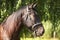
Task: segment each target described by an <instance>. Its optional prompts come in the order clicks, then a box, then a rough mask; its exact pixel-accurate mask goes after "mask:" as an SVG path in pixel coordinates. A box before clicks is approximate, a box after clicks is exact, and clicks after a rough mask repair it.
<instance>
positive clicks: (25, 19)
mask: <svg viewBox="0 0 60 40" xmlns="http://www.w3.org/2000/svg"><path fill="white" fill-rule="evenodd" d="M35 6H36V4H35V3H32V4H30V5H27V6H24V7H22V8H21V9H19V10H18V11H16V12H13V13H12V14H11V15H10V16H9V17H8V18H7V19H6V20H4V21H3V22H2V23H1V25H0V40H20V39H19V32H20V28H21V27H22V26H21V25H22V24H23V25H25V26H26V27H27V28H28V29H29V30H30V31H31V32H32V35H33V36H34V37H37V36H42V35H43V33H44V27H43V25H42V23H41V22H40V18H39V16H38V15H37V12H36V11H35V9H34V7H35Z"/></svg>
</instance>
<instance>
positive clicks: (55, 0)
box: [0, 0, 60, 40]
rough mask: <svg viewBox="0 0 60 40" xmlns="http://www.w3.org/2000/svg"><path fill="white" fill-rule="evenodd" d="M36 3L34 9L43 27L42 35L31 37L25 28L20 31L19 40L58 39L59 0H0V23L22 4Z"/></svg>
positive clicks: (59, 20) (59, 35)
mask: <svg viewBox="0 0 60 40" xmlns="http://www.w3.org/2000/svg"><path fill="white" fill-rule="evenodd" d="M33 2H36V3H38V4H37V6H36V7H35V9H36V10H37V12H38V15H39V16H40V20H41V22H42V23H43V26H44V28H45V33H44V35H43V36H42V37H37V38H33V37H31V33H30V32H29V31H28V29H27V28H25V27H23V28H22V30H21V31H20V40H28V39H29V40H59V39H60V0H0V23H2V22H3V20H4V19H6V18H7V17H8V16H9V15H11V14H12V12H15V11H17V10H18V9H20V8H21V7H22V6H25V5H28V4H31V3H33Z"/></svg>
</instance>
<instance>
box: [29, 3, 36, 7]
mask: <svg viewBox="0 0 60 40" xmlns="http://www.w3.org/2000/svg"><path fill="white" fill-rule="evenodd" d="M36 5H37V3H32V4H30V5H29V8H34V7H35V6H36Z"/></svg>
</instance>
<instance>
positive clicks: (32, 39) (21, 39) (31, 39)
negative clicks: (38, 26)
mask: <svg viewBox="0 0 60 40" xmlns="http://www.w3.org/2000/svg"><path fill="white" fill-rule="evenodd" d="M20 40H59V39H58V38H20Z"/></svg>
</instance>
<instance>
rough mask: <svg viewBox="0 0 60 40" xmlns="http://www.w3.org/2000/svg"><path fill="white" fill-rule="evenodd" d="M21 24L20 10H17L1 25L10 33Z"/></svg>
mask: <svg viewBox="0 0 60 40" xmlns="http://www.w3.org/2000/svg"><path fill="white" fill-rule="evenodd" d="M20 24H21V12H20V11H17V12H14V13H13V14H12V15H10V16H9V17H8V18H7V20H5V22H3V23H2V24H1V25H2V26H3V28H4V29H5V30H6V31H7V32H8V33H9V34H12V33H13V32H14V31H17V29H18V28H19V26H20Z"/></svg>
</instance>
